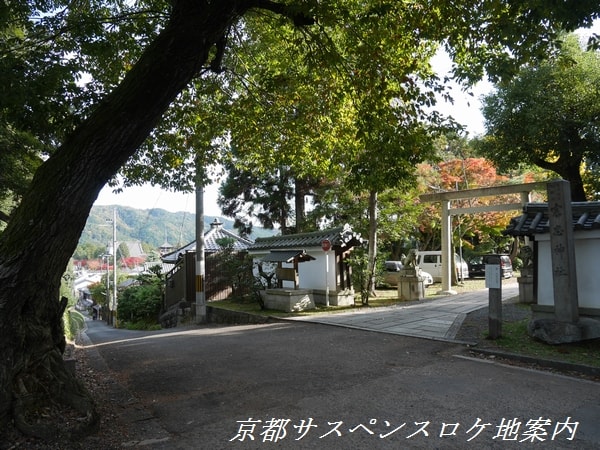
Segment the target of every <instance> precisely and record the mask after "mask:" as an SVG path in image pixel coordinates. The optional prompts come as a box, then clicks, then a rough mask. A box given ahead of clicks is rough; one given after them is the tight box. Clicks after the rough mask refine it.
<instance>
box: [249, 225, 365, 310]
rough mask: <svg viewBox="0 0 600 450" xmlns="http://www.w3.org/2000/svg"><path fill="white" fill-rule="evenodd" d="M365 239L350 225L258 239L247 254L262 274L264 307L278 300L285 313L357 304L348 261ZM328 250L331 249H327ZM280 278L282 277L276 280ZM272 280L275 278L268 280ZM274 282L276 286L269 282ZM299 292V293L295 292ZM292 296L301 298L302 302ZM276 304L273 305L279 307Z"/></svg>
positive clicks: (257, 271)
mask: <svg viewBox="0 0 600 450" xmlns="http://www.w3.org/2000/svg"><path fill="white" fill-rule="evenodd" d="M362 243H363V239H362V238H361V237H360V236H359V235H358V234H356V233H355V232H354V231H352V228H351V227H350V226H349V225H345V226H343V227H338V228H331V229H328V230H322V231H314V232H310V233H299V234H290V235H283V236H272V237H266V238H257V239H256V241H255V242H254V244H252V245H250V246H249V247H248V254H249V255H250V256H251V257H252V258H253V260H254V263H255V266H256V267H257V270H256V274H258V273H259V272H260V273H262V274H263V278H262V279H263V280H264V281H265V295H266V298H265V306H266V307H268V308H269V307H270V305H269V304H268V303H269V301H270V300H271V298H270V297H269V296H276V297H282V296H283V297H285V300H284V299H283V298H279V299H278V301H280V303H285V305H283V306H281V307H280V308H279V307H278V308H273V309H283V310H288V311H289V310H297V309H307V308H305V306H307V305H310V304H311V302H312V304H315V303H316V304H322V305H332V306H344V305H353V304H354V289H353V287H352V276H351V275H352V272H351V268H350V266H349V265H348V263H347V258H348V256H349V255H350V253H351V251H352V249H353V248H354V247H356V246H359V245H362ZM327 249H328V250H327ZM277 275H280V277H277ZM265 277H272V278H265ZM271 279H272V280H273V281H274V282H273V283H270V284H269V282H270V281H271ZM294 291H296V292H294ZM291 297H298V298H297V300H298V302H299V303H295V300H294V299H293V298H291ZM277 303H278V302H277V301H275V302H271V305H273V306H277Z"/></svg>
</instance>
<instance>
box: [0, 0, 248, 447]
mask: <svg viewBox="0 0 600 450" xmlns="http://www.w3.org/2000/svg"><path fill="white" fill-rule="evenodd" d="M172 3H173V4H174V6H173V10H172V13H171V18H170V21H169V23H168V24H167V25H166V27H165V28H164V30H163V31H162V32H161V33H160V35H159V36H158V37H157V38H156V39H155V41H154V42H153V43H152V44H151V45H150V46H149V47H148V48H147V49H146V51H145V52H144V54H143V56H142V57H141V58H140V60H139V61H138V63H137V64H136V65H135V66H134V67H133V68H132V70H131V71H130V72H129V73H128V74H127V76H126V77H125V78H124V79H123V81H122V83H121V84H120V85H119V86H118V87H117V88H116V89H115V90H114V91H113V92H112V93H111V94H109V95H108V96H107V98H106V99H105V100H104V101H103V102H102V103H101V104H99V106H98V107H97V108H96V110H95V111H94V113H93V114H92V115H91V116H90V117H89V118H88V119H87V120H86V121H85V122H84V123H83V124H82V125H81V126H80V127H79V128H78V129H76V130H75V131H74V133H73V134H72V135H71V136H70V138H69V139H67V140H66V141H65V142H64V145H62V147H61V148H60V150H59V151H58V152H57V153H56V154H55V156H53V157H52V158H50V159H49V160H48V161H47V162H45V163H44V164H43V165H42V167H40V169H39V170H38V171H37V173H36V174H35V177H34V179H33V181H32V184H31V187H30V189H29V191H28V193H27V194H26V196H25V197H24V198H23V201H22V203H21V205H20V206H19V208H18V209H17V211H16V212H15V214H14V216H13V217H12V218H11V220H10V223H9V224H8V227H7V228H6V230H5V231H4V233H3V234H2V236H1V238H0V239H1V240H0V330H1V333H0V355H1V356H2V358H1V361H0V430H3V429H6V426H7V425H8V423H9V422H10V420H11V418H14V419H15V424H17V426H18V427H19V428H20V429H21V430H23V431H25V432H26V433H28V434H36V435H39V436H42V437H46V438H48V437H52V433H54V432H55V430H48V429H45V428H44V427H43V426H41V427H34V426H33V425H29V424H27V423H26V421H25V415H24V411H25V410H26V409H27V408H28V407H30V406H32V407H33V406H34V404H35V403H36V402H40V401H58V402H62V403H63V404H66V405H68V406H70V407H73V408H75V409H76V410H77V411H80V413H81V415H82V416H83V417H85V420H84V421H83V425H84V426H83V428H86V427H87V428H89V427H91V426H93V425H94V424H95V423H96V422H97V417H96V412H95V410H94V407H93V403H92V401H91V400H90V398H89V396H88V395H87V393H86V392H85V389H84V388H83V387H82V386H81V385H80V384H79V383H78V382H77V381H76V380H75V378H74V377H73V376H72V375H70V373H69V372H68V371H67V370H65V367H64V364H63V362H62V352H63V351H64V337H63V332H62V325H61V324H62V318H61V315H62V309H63V308H64V306H63V305H61V304H60V303H59V300H58V292H59V285H60V278H61V275H62V273H63V272H64V270H65V267H66V265H67V263H68V261H69V258H70V256H71V255H72V254H73V252H74V250H75V248H76V246H77V242H78V239H79V236H80V234H81V231H82V230H83V227H84V226H85V223H86V220H87V217H88V214H89V211H90V209H91V207H92V205H93V203H94V201H95V199H96V197H97V196H98V193H99V191H100V190H101V189H102V187H103V186H104V185H105V184H106V182H107V181H108V180H109V179H110V178H111V177H112V176H114V174H115V173H116V172H117V171H118V170H119V168H120V167H121V166H122V165H123V164H124V163H125V161H126V160H127V158H129V157H130V156H131V155H132V154H133V153H134V152H135V150H136V149H137V148H138V147H139V145H140V144H141V143H142V142H143V141H144V139H145V138H146V137H147V136H148V134H149V132H150V131H151V130H152V128H153V127H154V126H155V125H156V123H157V121H158V120H159V119H160V117H161V115H162V114H163V112H164V111H165V110H166V109H167V107H168V106H169V104H170V103H171V102H172V101H173V100H174V98H175V97H176V96H177V94H178V93H179V92H180V91H181V90H182V89H184V88H185V86H186V85H187V84H188V83H189V82H190V80H191V79H192V78H193V77H195V76H197V75H198V73H199V71H200V69H201V68H202V66H203V65H204V64H205V63H206V61H207V58H208V54H209V51H210V49H211V48H212V47H213V45H214V44H215V43H216V42H218V41H219V39H220V38H221V37H222V36H223V35H224V33H225V31H226V29H227V28H228V27H229V26H230V25H231V24H232V22H233V21H234V20H236V19H237V18H238V17H239V16H240V15H241V14H243V13H244V10H243V7H242V6H240V5H246V6H245V8H247V7H248V6H250V3H251V2H242V1H239V0H238V1H235V0H230V1H226V0H221V1H219V2H208V1H197V0H180V1H175V2H172ZM46 396H48V397H46ZM80 431H81V430H80Z"/></svg>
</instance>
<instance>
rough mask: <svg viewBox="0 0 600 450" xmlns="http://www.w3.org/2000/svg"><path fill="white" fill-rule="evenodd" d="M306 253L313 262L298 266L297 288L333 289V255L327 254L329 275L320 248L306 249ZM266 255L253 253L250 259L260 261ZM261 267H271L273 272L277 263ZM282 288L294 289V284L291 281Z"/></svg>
mask: <svg viewBox="0 0 600 450" xmlns="http://www.w3.org/2000/svg"><path fill="white" fill-rule="evenodd" d="M306 253H308V254H309V255H310V256H312V257H313V258H315V260H314V261H306V262H301V263H299V264H298V278H299V281H300V285H299V288H301V289H325V288H326V287H327V285H326V284H325V283H326V282H327V283H328V285H329V289H330V290H334V289H335V253H334V252H333V251H330V252H329V273H327V270H326V268H327V266H326V263H325V260H326V257H325V252H324V251H323V250H322V249H321V248H320V247H314V248H309V249H306ZM265 255H267V253H260V254H258V253H253V254H252V258H253V260H254V262H255V263H256V262H257V261H260V260H261V259H262V258H263V257H264V256H265ZM281 266H282V267H294V265H293V264H286V263H283V264H282V265H281ZM263 267H264V269H265V270H267V269H268V268H269V267H272V270H275V267H277V263H263ZM254 275H255V276H258V272H257V271H256V268H255V269H254ZM283 287H284V288H292V289H293V288H294V283H293V282H291V281H284V282H283Z"/></svg>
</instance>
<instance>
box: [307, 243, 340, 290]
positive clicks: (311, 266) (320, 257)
mask: <svg viewBox="0 0 600 450" xmlns="http://www.w3.org/2000/svg"><path fill="white" fill-rule="evenodd" d="M306 253H308V254H309V255H310V256H312V257H313V258H315V260H314V261H307V262H303V263H300V264H298V275H299V277H300V287H301V288H302V289H325V288H326V287H327V285H329V289H331V290H334V289H335V253H334V252H333V251H330V252H329V256H328V258H327V257H326V253H325V252H324V251H323V250H321V249H320V248H317V249H312V248H311V249H307V250H306ZM326 259H329V272H327V264H326ZM326 283H327V284H326Z"/></svg>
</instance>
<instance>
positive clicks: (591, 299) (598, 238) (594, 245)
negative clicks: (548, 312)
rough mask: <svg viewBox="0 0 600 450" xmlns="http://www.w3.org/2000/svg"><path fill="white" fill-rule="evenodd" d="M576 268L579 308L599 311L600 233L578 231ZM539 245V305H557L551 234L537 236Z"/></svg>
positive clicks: (576, 236)
mask: <svg viewBox="0 0 600 450" xmlns="http://www.w3.org/2000/svg"><path fill="white" fill-rule="evenodd" d="M574 234H575V268H576V271H577V291H578V296H579V307H581V308H600V296H599V295H598V293H599V292H600V264H598V258H599V255H600V230H593V231H575V233H574ZM535 240H536V241H537V242H538V257H537V267H538V285H537V303H538V305H547V306H554V292H553V282H552V256H551V253H550V235H549V234H538V235H535Z"/></svg>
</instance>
